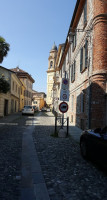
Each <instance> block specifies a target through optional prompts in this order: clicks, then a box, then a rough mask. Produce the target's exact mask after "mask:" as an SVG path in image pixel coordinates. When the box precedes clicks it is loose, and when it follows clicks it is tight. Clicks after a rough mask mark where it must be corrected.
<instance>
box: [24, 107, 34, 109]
mask: <svg viewBox="0 0 107 200" xmlns="http://www.w3.org/2000/svg"><path fill="white" fill-rule="evenodd" d="M24 108H25V109H32V106H24Z"/></svg>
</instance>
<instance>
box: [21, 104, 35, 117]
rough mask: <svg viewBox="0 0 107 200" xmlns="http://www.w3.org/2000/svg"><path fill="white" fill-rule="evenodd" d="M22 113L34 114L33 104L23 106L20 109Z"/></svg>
mask: <svg viewBox="0 0 107 200" xmlns="http://www.w3.org/2000/svg"><path fill="white" fill-rule="evenodd" d="M24 114H29V115H34V108H33V106H24V108H23V109H22V115H24Z"/></svg>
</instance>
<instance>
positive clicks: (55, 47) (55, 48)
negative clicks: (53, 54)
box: [51, 42, 57, 51]
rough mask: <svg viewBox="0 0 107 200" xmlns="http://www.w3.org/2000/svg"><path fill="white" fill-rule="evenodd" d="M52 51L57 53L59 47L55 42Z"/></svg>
mask: <svg viewBox="0 0 107 200" xmlns="http://www.w3.org/2000/svg"><path fill="white" fill-rule="evenodd" d="M51 51H57V46H56V44H55V42H54V44H53V46H52V49H51Z"/></svg>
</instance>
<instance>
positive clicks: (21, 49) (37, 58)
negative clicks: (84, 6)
mask: <svg viewBox="0 0 107 200" xmlns="http://www.w3.org/2000/svg"><path fill="white" fill-rule="evenodd" d="M75 4H76V0H54V1H51V0H17V1H15V0H0V36H2V37H4V38H5V40H6V42H8V43H9V44H10V51H9V52H8V56H7V57H5V58H4V61H3V62H2V63H1V65H2V66H3V67H6V68H8V69H10V68H15V67H16V66H19V67H20V68H21V69H23V70H24V71H26V72H28V73H29V74H31V75H32V77H33V78H34V80H35V83H34V85H33V89H34V90H37V91H40V92H42V91H43V92H46V88H47V85H46V83H47V73H46V71H47V69H48V57H49V52H50V50H51V48H52V45H53V43H54V41H55V43H56V45H57V46H58V45H59V44H61V43H64V42H65V40H66V36H67V33H68V29H69V26H70V22H71V18H72V14H73V11H74V7H75Z"/></svg>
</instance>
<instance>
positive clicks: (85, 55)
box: [80, 40, 88, 72]
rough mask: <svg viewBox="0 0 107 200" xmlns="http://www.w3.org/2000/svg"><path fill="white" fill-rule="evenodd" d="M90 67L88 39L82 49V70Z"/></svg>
mask: <svg viewBox="0 0 107 200" xmlns="http://www.w3.org/2000/svg"><path fill="white" fill-rule="evenodd" d="M87 67H88V41H87V40H86V42H85V45H84V46H83V47H82V48H81V50H80V72H82V71H83V70H84V69H85V68H87Z"/></svg>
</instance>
